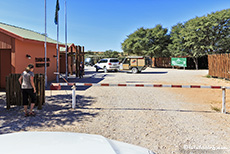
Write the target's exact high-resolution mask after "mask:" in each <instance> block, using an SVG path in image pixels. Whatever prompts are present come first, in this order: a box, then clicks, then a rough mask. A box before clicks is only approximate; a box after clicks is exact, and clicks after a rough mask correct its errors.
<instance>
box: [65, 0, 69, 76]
mask: <svg viewBox="0 0 230 154" xmlns="http://www.w3.org/2000/svg"><path fill="white" fill-rule="evenodd" d="M67 52H68V49H67V6H66V0H65V65H66V68H65V76H66V79H68V57H67Z"/></svg>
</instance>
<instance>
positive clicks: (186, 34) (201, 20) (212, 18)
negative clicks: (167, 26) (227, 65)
mask: <svg viewBox="0 0 230 154" xmlns="http://www.w3.org/2000/svg"><path fill="white" fill-rule="evenodd" d="M170 35H171V40H172V44H169V46H168V49H169V50H170V52H171V54H172V55H173V56H190V57H192V58H193V60H194V63H195V65H196V69H198V58H199V57H202V56H204V55H207V54H211V53H224V52H229V48H230V38H229V36H230V9H227V10H222V11H217V12H215V13H211V14H208V15H207V16H202V17H196V18H193V19H191V20H188V21H187V22H185V24H181V23H179V24H177V25H176V26H173V27H172V30H171V33H170Z"/></svg>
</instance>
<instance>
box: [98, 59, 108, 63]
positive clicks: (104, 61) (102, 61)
mask: <svg viewBox="0 0 230 154" xmlns="http://www.w3.org/2000/svg"><path fill="white" fill-rule="evenodd" d="M107 61H108V60H107V59H102V60H101V61H100V63H107Z"/></svg>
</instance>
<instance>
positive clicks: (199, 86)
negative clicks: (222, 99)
mask: <svg viewBox="0 0 230 154" xmlns="http://www.w3.org/2000/svg"><path fill="white" fill-rule="evenodd" d="M55 84H57V83H55ZM58 84H59V85H60V86H73V85H74V84H75V85H76V86H98V87H101V86H103V87H109V86H111V87H156V88H161V87H162V88H206V89H223V88H225V89H230V87H224V86H204V85H166V84H113V83H99V84H98V83H96V84H95V83H58Z"/></svg>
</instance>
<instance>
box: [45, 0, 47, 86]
mask: <svg viewBox="0 0 230 154" xmlns="http://www.w3.org/2000/svg"><path fill="white" fill-rule="evenodd" d="M46 37H47V32H46V0H45V87H47V48H46V45H47V44H46Z"/></svg>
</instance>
